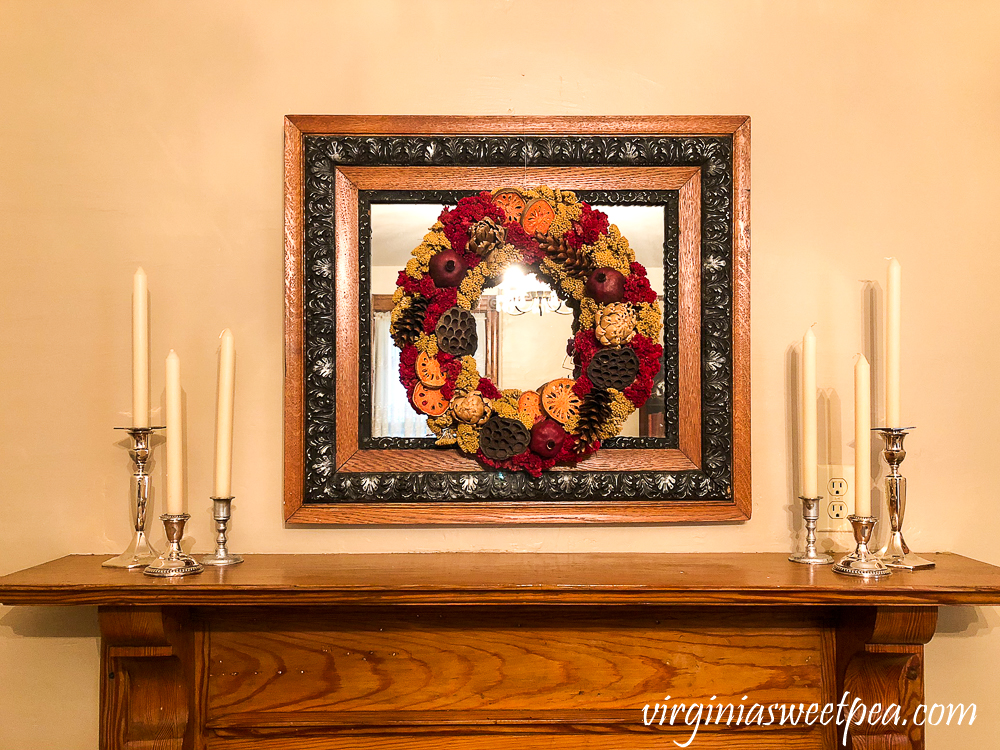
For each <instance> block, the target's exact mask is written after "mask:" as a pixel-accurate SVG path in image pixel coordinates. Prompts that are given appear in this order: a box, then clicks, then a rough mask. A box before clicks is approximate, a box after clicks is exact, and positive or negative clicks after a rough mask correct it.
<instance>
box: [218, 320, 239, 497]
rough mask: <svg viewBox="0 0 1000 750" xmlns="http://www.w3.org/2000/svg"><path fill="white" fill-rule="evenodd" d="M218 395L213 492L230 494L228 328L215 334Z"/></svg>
mask: <svg viewBox="0 0 1000 750" xmlns="http://www.w3.org/2000/svg"><path fill="white" fill-rule="evenodd" d="M219 338H220V339H221V343H220V345H219V389H218V390H219V394H218V404H217V406H216V410H215V494H214V497H231V496H232V492H231V490H232V476H233V394H234V385H235V379H236V343H235V342H234V340H233V332H232V331H230V330H229V329H228V328H227V329H226V330H224V331H223V332H222V335H221V336H219Z"/></svg>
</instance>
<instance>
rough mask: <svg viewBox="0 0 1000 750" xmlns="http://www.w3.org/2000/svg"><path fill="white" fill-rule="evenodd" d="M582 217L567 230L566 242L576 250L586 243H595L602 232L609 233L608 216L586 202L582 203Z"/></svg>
mask: <svg viewBox="0 0 1000 750" xmlns="http://www.w3.org/2000/svg"><path fill="white" fill-rule="evenodd" d="M580 209H581V210H580V218H579V219H578V220H576V221H574V222H573V225H572V227H571V228H570V230H569V231H568V232H566V244H567V245H569V246H570V247H572V248H573V249H575V250H579V249H580V248H581V247H583V246H584V245H593V244H594V243H595V242H597V240H598V239H600V237H601V235H602V234H607V231H608V217H607V216H606V215H605V214H603V213H601V212H600V211H596V210H594V209H593V208H591V207H590V206H589V205H588V204H586V203H581V204H580Z"/></svg>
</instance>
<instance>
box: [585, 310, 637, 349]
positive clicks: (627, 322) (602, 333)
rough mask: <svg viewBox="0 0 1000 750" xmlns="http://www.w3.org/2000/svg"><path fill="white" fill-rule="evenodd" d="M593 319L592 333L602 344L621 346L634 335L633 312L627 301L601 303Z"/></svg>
mask: <svg viewBox="0 0 1000 750" xmlns="http://www.w3.org/2000/svg"><path fill="white" fill-rule="evenodd" d="M594 319H595V323H594V335H596V336H597V340H598V341H600V342H601V343H602V344H604V346H621V345H622V344H627V343H628V342H629V341H631V340H632V338H633V337H634V336H635V312H634V311H633V310H632V305H630V304H628V303H627V302H612V303H611V304H610V305H601V306H600V307H599V308H598V309H597V315H596V316H594Z"/></svg>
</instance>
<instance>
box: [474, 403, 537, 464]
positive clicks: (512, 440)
mask: <svg viewBox="0 0 1000 750" xmlns="http://www.w3.org/2000/svg"><path fill="white" fill-rule="evenodd" d="M530 442H531V433H530V432H528V428H527V427H525V426H524V425H523V424H522V423H521V422H520V420H517V419H508V418H506V417H498V416H497V415H496V414H494V415H493V416H492V417H490V418H489V419H488V420H487V422H486V424H485V425H483V429H482V430H480V432H479V450H481V451H482V452H483V455H484V456H486V457H487V458H491V459H493V460H494V461H506V460H507V459H508V458H512V457H514V456H516V455H517V454H518V453H524V451H526V450H528V444H529V443H530Z"/></svg>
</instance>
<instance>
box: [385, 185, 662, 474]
mask: <svg viewBox="0 0 1000 750" xmlns="http://www.w3.org/2000/svg"><path fill="white" fill-rule="evenodd" d="M412 255H413V257H412V258H411V259H410V260H409V261H408V262H407V264H406V268H405V269H404V270H403V271H400V273H399V278H398V280H397V282H396V284H397V289H396V292H395V294H394V295H393V303H394V307H393V311H392V327H391V331H392V336H393V340H394V341H395V343H396V345H397V346H398V347H399V348H400V351H401V354H400V358H399V375H400V380H401V381H402V383H403V386H404V387H405V388H406V392H407V393H408V394H409V398H410V403H411V404H412V405H413V407H414V408H415V409H416V410H417V411H418V412H421V413H423V414H426V415H427V424H428V426H429V427H430V429H431V430H432V431H433V432H434V434H435V435H437V444H438V445H457V446H458V448H459V450H461V451H462V452H463V453H466V454H468V455H471V456H475V457H476V458H477V459H478V460H479V461H480V462H482V463H483V464H485V465H486V466H490V467H493V468H496V469H510V470H522V469H523V470H524V471H527V472H528V473H529V474H531V475H532V476H536V477H537V476H539V475H540V474H541V472H542V471H543V470H545V469H549V468H551V467H552V466H554V465H555V464H557V463H570V464H572V463H576V462H577V461H579V460H580V459H582V458H585V457H586V456H588V455H590V454H592V453H594V452H595V451H597V450H598V449H599V448H600V447H601V441H602V440H607V439H608V438H611V437H614V436H615V435H617V434H618V433H619V432H620V431H621V428H622V424H623V422H624V421H625V419H626V418H627V417H628V416H629V415H630V414H631V413H632V412H633V411H635V410H636V409H638V408H639V407H640V406H642V405H643V404H644V403H645V402H646V400H647V399H648V398H649V394H650V391H651V390H652V387H653V378H654V377H655V375H656V373H657V372H658V371H659V369H660V358H661V356H662V354H663V348H662V347H661V346H660V345H659V343H657V342H658V341H659V340H660V330H661V329H662V325H663V322H662V314H661V312H660V306H659V304H658V303H657V297H656V292H654V291H653V289H652V288H651V287H650V285H649V280H648V279H647V278H646V269H645V268H644V267H643V266H642V265H640V264H639V263H636V262H635V253H634V252H633V251H632V249H631V248H630V247H629V244H628V240H626V239H625V238H624V237H623V236H622V235H621V233H620V232H619V231H618V227H616V226H614V225H610V226H609V224H608V217H607V216H606V215H605V214H603V213H601V212H600V211H597V210H595V209H593V208H591V207H590V206H588V205H587V204H586V203H584V202H581V201H579V200H577V197H576V196H575V195H574V194H573V193H571V192H567V191H565V190H553V189H551V188H548V187H539V188H533V189H530V190H527V189H526V190H517V189H514V188H500V189H497V190H494V191H492V192H488V191H484V192H482V193H479V194H478V195H474V196H469V197H467V198H462V199H461V200H460V201H459V202H458V204H457V205H456V206H455V208H453V209H450V210H449V209H447V208H446V209H445V210H444V211H443V212H442V213H441V216H440V217H439V220H438V222H437V223H435V224H434V226H433V227H431V230H430V232H429V233H428V234H427V235H426V236H425V237H424V239H423V242H421V243H420V245H419V246H418V247H417V248H416V249H414V250H413V253H412ZM512 265H522V266H525V267H527V268H528V269H530V270H532V271H534V272H535V273H536V275H537V276H538V277H539V278H540V279H542V280H543V281H546V282H547V283H548V284H549V286H551V287H552V288H553V289H554V290H555V292H556V294H557V295H558V296H559V298H560V299H561V300H562V301H563V302H565V303H566V304H567V305H568V306H569V307H571V308H572V309H573V311H574V318H573V332H574V335H573V338H571V339H570V341H569V344H568V346H567V352H568V354H569V355H571V356H572V357H573V362H574V375H575V378H572V379H571V378H556V379H554V380H551V381H549V382H548V383H545V384H544V385H542V386H541V387H540V388H539V389H538V390H537V391H520V390H500V389H498V388H497V386H496V385H495V384H494V383H493V382H492V381H491V380H489V379H488V378H484V377H481V376H480V374H479V371H478V368H477V365H476V360H475V358H474V356H473V355H474V354H475V351H476V348H477V347H478V343H479V342H478V336H477V333H476V322H475V318H474V317H473V315H472V312H471V311H472V310H473V309H475V308H476V307H477V306H478V304H479V297H480V295H481V294H482V292H483V288H484V287H490V286H494V285H495V284H496V283H498V281H499V280H500V279H501V278H502V276H503V273H504V271H505V270H506V269H507V268H508V267H509V266H512Z"/></svg>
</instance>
